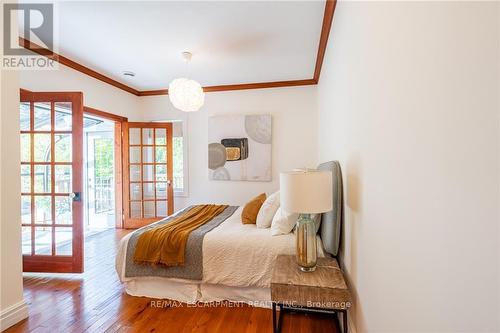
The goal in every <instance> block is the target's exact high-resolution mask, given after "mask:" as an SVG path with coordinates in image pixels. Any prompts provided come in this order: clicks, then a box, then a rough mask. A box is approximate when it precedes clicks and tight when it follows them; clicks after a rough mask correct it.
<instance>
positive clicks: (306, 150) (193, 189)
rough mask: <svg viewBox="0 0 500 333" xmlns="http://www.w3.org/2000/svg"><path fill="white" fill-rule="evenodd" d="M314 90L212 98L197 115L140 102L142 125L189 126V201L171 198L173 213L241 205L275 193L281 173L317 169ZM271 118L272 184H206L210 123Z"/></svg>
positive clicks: (163, 100)
mask: <svg viewBox="0 0 500 333" xmlns="http://www.w3.org/2000/svg"><path fill="white" fill-rule="evenodd" d="M316 100H317V98H316V87H295V88H278V89H259V90H246V91H245V90H243V91H228V92H214V93H207V94H206V95H205V105H204V106H203V108H202V109H201V110H200V111H198V112H193V113H184V112H180V111H177V110H175V109H173V107H172V105H171V103H170V101H169V99H168V96H156V97H141V110H142V112H143V114H144V118H143V119H144V120H145V121H151V120H168V119H181V120H187V127H188V135H187V137H188V140H189V141H188V145H189V147H188V151H189V197H188V198H175V199H176V205H175V206H176V207H175V208H176V209H179V208H182V207H185V206H187V205H190V204H196V203H207V202H210V203H212V202H213V203H228V204H234V205H242V204H244V203H246V202H247V201H248V200H249V199H250V198H251V197H252V196H254V195H257V194H259V193H261V192H264V191H265V192H267V193H268V194H269V193H272V192H273V191H276V190H277V189H278V187H279V172H280V171H285V170H290V169H292V168H297V167H315V166H316V165H317V142H316V138H317V134H316V130H317V105H316ZM265 113H270V114H271V115H272V117H273V147H272V149H273V152H272V168H273V180H272V182H223V181H210V180H209V179H208V141H207V140H208V117H209V116H213V115H224V114H265Z"/></svg>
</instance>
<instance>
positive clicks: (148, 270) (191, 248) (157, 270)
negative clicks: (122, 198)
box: [125, 206, 238, 280]
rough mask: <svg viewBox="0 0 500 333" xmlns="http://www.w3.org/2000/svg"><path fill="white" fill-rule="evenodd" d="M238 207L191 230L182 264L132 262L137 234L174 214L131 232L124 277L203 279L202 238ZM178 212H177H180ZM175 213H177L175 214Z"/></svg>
mask: <svg viewBox="0 0 500 333" xmlns="http://www.w3.org/2000/svg"><path fill="white" fill-rule="evenodd" d="M192 207H193V206H190V207H188V208H186V209H184V210H183V211H182V212H184V211H188V210H189V209H191V208H192ZM236 209H238V206H229V207H227V208H226V209H225V210H224V211H223V212H222V213H220V214H219V215H217V216H216V217H214V218H213V219H212V220H211V221H209V222H207V223H205V224H204V225H202V226H200V227H199V228H197V229H196V230H193V231H192V232H191V234H189V237H188V240H187V244H186V253H185V258H184V266H177V267H166V266H164V265H161V264H160V265H155V266H153V265H145V264H136V263H134V252H135V247H136V245H137V240H138V239H139V236H140V235H141V234H142V233H143V232H145V231H146V230H149V229H151V228H153V227H156V226H158V225H163V224H166V223H169V222H170V221H171V220H172V219H173V218H174V217H175V216H169V217H167V218H165V219H163V220H161V221H158V222H156V223H153V224H150V225H148V226H145V227H143V228H141V229H138V230H136V231H134V232H133V234H132V236H130V239H129V241H128V244H127V255H126V260H125V277H139V276H158V277H167V278H179V279H189V280H202V279H203V238H204V237H205V234H206V233H207V232H209V231H210V230H212V229H214V228H215V227H217V226H218V225H219V224H221V223H222V222H224V221H225V220H226V219H227V218H229V217H230V216H231V215H233V213H234V212H235V211H236ZM182 212H180V213H179V214H182ZM176 215H177V214H176Z"/></svg>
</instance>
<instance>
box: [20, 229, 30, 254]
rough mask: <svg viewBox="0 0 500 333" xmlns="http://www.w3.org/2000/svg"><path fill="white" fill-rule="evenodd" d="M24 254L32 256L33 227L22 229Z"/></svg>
mask: <svg viewBox="0 0 500 333" xmlns="http://www.w3.org/2000/svg"><path fill="white" fill-rule="evenodd" d="M21 237H22V248H23V254H31V227H22V228H21Z"/></svg>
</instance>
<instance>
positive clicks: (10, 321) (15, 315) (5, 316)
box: [0, 300, 28, 332]
mask: <svg viewBox="0 0 500 333" xmlns="http://www.w3.org/2000/svg"><path fill="white" fill-rule="evenodd" d="M25 318H28V305H27V304H26V302H25V301H24V300H22V301H21V302H18V303H16V304H13V305H11V306H9V307H8V308H6V309H5V310H3V311H2V312H1V313H0V332H3V331H5V330H6V329H7V328H9V327H11V326H12V325H15V324H17V323H18V322H20V321H21V320H23V319H25Z"/></svg>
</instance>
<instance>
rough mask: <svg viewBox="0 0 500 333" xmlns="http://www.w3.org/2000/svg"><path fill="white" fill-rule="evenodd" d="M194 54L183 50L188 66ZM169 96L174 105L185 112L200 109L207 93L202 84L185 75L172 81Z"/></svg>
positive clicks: (183, 56)
mask: <svg viewBox="0 0 500 333" xmlns="http://www.w3.org/2000/svg"><path fill="white" fill-rule="evenodd" d="M192 56H193V55H192V54H191V53H190V52H182V58H183V59H184V61H186V63H187V65H188V66H189V62H190V61H191V58H192ZM168 96H169V98H170V102H172V104H173V105H174V107H175V108H176V109H179V110H181V111H184V112H192V111H198V110H199V109H200V108H201V107H202V106H203V103H204V102H205V94H204V92H203V88H202V87H201V85H200V84H199V83H198V82H196V81H194V80H190V79H188V78H184V77H181V78H178V79H175V80H173V81H172V82H170V84H169V86H168Z"/></svg>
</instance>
